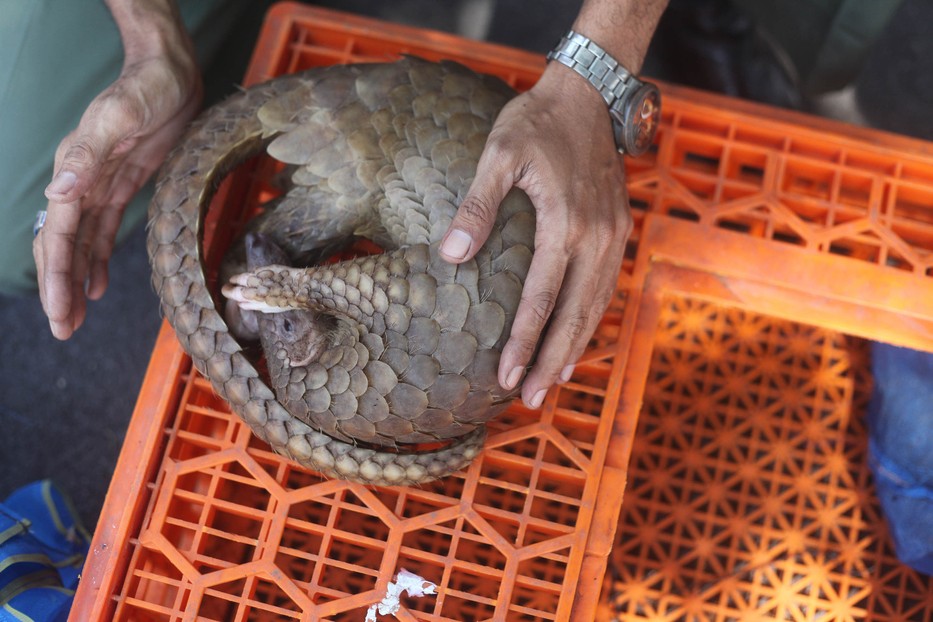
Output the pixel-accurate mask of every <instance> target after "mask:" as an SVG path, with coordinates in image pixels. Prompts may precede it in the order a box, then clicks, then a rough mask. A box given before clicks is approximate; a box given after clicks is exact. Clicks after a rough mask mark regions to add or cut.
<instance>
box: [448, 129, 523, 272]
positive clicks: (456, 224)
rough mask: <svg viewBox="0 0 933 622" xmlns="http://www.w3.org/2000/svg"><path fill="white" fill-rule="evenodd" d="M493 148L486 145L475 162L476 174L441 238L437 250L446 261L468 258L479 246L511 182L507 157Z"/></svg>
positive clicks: (491, 225) (490, 226)
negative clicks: (498, 153)
mask: <svg viewBox="0 0 933 622" xmlns="http://www.w3.org/2000/svg"><path fill="white" fill-rule="evenodd" d="M495 152H496V150H494V149H490V146H489V145H487V146H486V149H485V150H484V151H483V154H482V155H481V156H480V159H479V162H477V164H476V177H474V178H473V182H472V183H471V184H470V189H469V191H467V194H466V197H464V199H463V201H461V202H460V207H458V208H457V214H456V216H454V219H453V221H452V222H451V223H450V227H448V228H447V233H445V234H444V237H443V238H442V239H441V245H440V249H439V250H440V254H441V256H442V257H443V258H444V259H446V260H447V261H449V262H450V263H457V264H458V263H463V262H464V261H467V260H468V259H472V258H473V256H474V255H476V253H477V251H479V249H480V248H482V246H483V244H484V243H485V242H486V239H487V238H488V237H489V233H490V232H491V231H492V227H493V225H494V224H495V221H496V213H497V212H498V210H499V204H500V203H501V202H502V199H503V198H505V195H506V194H507V193H508V192H509V190H511V189H512V186H513V185H514V183H515V174H514V172H513V168H512V167H511V166H510V160H508V159H506V158H504V157H501V156H499V155H496V154H495Z"/></svg>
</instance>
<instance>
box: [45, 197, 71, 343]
mask: <svg viewBox="0 0 933 622" xmlns="http://www.w3.org/2000/svg"><path fill="white" fill-rule="evenodd" d="M48 207H49V208H48V217H47V218H46V221H45V226H44V227H43V228H42V231H41V232H40V233H39V236H38V237H37V238H36V240H37V241H38V245H39V247H40V248H39V252H40V253H41V264H42V266H41V269H42V273H41V275H40V280H39V291H40V295H41V296H42V299H43V300H44V308H45V313H46V315H47V316H48V318H49V326H50V327H51V329H52V334H53V335H55V337H57V338H59V339H67V338H68V337H70V336H71V334H72V333H73V332H74V322H73V315H72V307H73V299H72V298H73V290H72V278H71V277H72V263H73V261H74V252H75V240H76V236H77V230H78V223H79V221H80V217H81V206H80V203H78V202H74V203H61V204H54V203H53V204H50V205H49V206H48Z"/></svg>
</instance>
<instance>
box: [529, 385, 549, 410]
mask: <svg viewBox="0 0 933 622" xmlns="http://www.w3.org/2000/svg"><path fill="white" fill-rule="evenodd" d="M545 395H547V389H541V390H540V391H538V392H537V393H535V396H534V397H533V398H531V407H532V408H539V407H540V406H541V403H542V402H543V401H544V396H545Z"/></svg>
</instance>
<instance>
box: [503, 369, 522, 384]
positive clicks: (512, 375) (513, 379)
mask: <svg viewBox="0 0 933 622" xmlns="http://www.w3.org/2000/svg"><path fill="white" fill-rule="evenodd" d="M521 377H522V368H521V367H513V368H512V371H510V372H509V375H508V376H507V377H506V379H505V388H506V389H514V388H515V385H517V384H518V381H519V379H520V378H521Z"/></svg>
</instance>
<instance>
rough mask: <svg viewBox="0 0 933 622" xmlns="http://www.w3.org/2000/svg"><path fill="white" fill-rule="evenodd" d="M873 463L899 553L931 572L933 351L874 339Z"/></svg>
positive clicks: (870, 423) (904, 559)
mask: <svg viewBox="0 0 933 622" xmlns="http://www.w3.org/2000/svg"><path fill="white" fill-rule="evenodd" d="M872 372H873V374H874V378H875V389H874V393H873V394H872V399H871V403H870V404H869V408H868V433H869V463H870V465H871V469H872V472H873V474H874V476H875V486H876V488H877V492H878V498H879V499H880V501H881V506H882V509H883V510H884V513H885V515H886V518H887V521H888V526H889V528H890V530H891V536H892V538H893V540H894V546H895V549H896V552H897V556H898V558H899V559H900V560H901V561H902V562H904V563H905V564H907V565H909V566H911V567H913V568H915V569H916V570H918V571H920V572H923V573H927V574H933V354H929V353H924V352H916V351H914V350H908V349H906V348H897V347H894V346H890V345H887V344H882V343H876V344H874V346H873V350H872Z"/></svg>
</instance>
